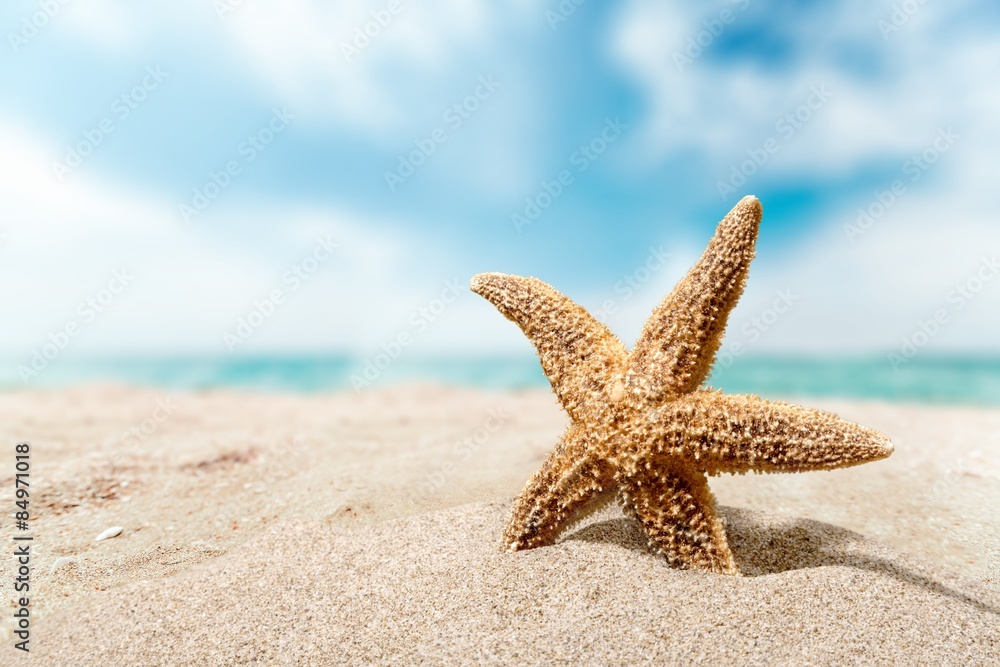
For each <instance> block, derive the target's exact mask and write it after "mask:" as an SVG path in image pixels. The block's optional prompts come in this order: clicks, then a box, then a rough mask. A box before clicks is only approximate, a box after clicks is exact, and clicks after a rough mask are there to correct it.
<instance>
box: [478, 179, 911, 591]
mask: <svg viewBox="0 0 1000 667" xmlns="http://www.w3.org/2000/svg"><path fill="white" fill-rule="evenodd" d="M762 213H763V210H762V208H761V204H760V202H759V201H758V200H757V198H756V197H753V196H749V197H744V198H743V199H742V200H741V201H740V202H739V203H738V204H737V205H736V206H735V207H734V208H733V210H732V211H730V212H729V214H728V215H726V217H725V218H723V220H722V222H720V223H719V226H718V228H717V229H716V232H715V236H714V237H713V238H712V240H711V241H710V242H709V244H708V248H707V249H706V250H705V252H704V254H703V255H702V256H701V259H700V260H699V261H698V263H697V264H695V266H694V267H693V268H692V269H691V270H690V271H689V272H688V274H687V276H685V277H684V278H683V279H682V280H681V281H680V282H679V283H678V284H677V286H676V287H675V288H674V290H673V292H671V293H670V295H669V296H667V297H666V299H664V300H663V301H662V302H661V303H660V305H659V306H658V307H657V308H656V309H655V310H654V311H653V314H652V316H651V317H650V318H649V320H648V321H647V322H646V324H645V326H644V328H643V330H642V334H641V335H640V337H639V340H638V342H637V343H636V345H635V347H634V348H633V349H632V351H631V352H629V351H628V350H627V349H626V348H625V345H624V344H623V343H622V342H621V341H620V340H619V339H618V338H617V337H615V335H614V334H612V333H611V332H610V331H609V330H608V329H607V327H605V326H604V325H603V324H601V323H600V322H598V321H597V320H596V319H594V317H593V316H591V315H590V313H588V312H587V311H586V310H584V309H583V308H582V307H580V306H578V305H577V304H575V303H573V302H572V301H571V300H570V299H569V298H567V297H566V296H564V295H562V294H560V293H559V292H557V291H556V290H555V289H554V288H552V287H551V286H550V285H548V284H546V283H544V282H542V281H540V280H538V279H536V278H526V277H521V276H512V275H506V274H502V273H481V274H478V275H476V276H474V277H473V278H472V284H471V287H472V291H474V292H475V293H477V294H479V295H481V296H483V297H484V298H486V299H487V300H489V301H490V302H491V303H492V304H493V305H495V306H496V307H497V309H499V310H500V312H501V313H502V314H503V315H504V316H506V317H507V318H508V319H510V320H512V321H513V322H514V323H516V324H517V325H518V326H519V327H520V328H521V330H522V331H523V332H524V334H525V335H526V336H527V337H528V339H529V340H530V341H531V342H532V343H533V344H534V346H535V348H536V349H537V351H538V355H539V358H540V361H541V365H542V369H543V370H544V371H545V375H546V376H547V377H548V379H549V381H550V383H551V384H552V389H553V391H554V392H555V394H556V397H557V398H558V399H559V402H560V403H561V404H562V406H563V408H564V409H565V410H566V412H567V413H568V414H569V417H570V425H569V427H568V428H567V429H566V432H565V434H564V435H563V436H562V439H561V440H560V442H559V444H558V445H557V446H556V448H555V450H554V451H553V452H552V453H551V454H550V455H549V457H548V459H547V460H546V461H545V463H544V464H543V465H542V467H541V469H539V470H538V471H537V472H536V473H535V474H534V475H533V476H532V477H531V479H529V480H528V483H527V485H526V486H525V488H524V490H523V491H522V493H521V495H520V496H519V497H518V498H517V500H516V501H515V503H514V506H513V509H512V512H511V516H510V520H509V522H508V524H507V527H506V529H505V530H504V533H503V543H504V545H505V546H506V547H507V548H508V549H509V550H511V551H517V550H521V549H531V548H534V547H541V546H546V545H550V544H553V543H554V542H555V540H556V538H557V537H558V536H559V534H560V533H561V531H562V530H564V529H565V528H566V527H567V525H568V524H569V523H570V522H572V521H574V520H576V519H578V518H580V517H581V516H583V515H584V514H585V513H586V512H588V511H592V510H593V509H595V508H596V507H598V506H600V505H602V504H604V503H606V502H608V501H609V500H611V499H612V498H613V497H614V496H615V495H617V496H618V498H619V500H620V501H621V504H622V506H623V507H624V509H625V511H626V513H628V514H630V515H632V516H634V517H635V518H636V519H638V520H639V522H640V523H641V524H642V527H643V529H644V530H645V532H646V534H647V536H648V538H649V543H650V546H651V547H653V549H654V550H656V551H657V552H659V553H661V554H663V555H664V556H665V557H666V559H667V561H668V562H669V563H670V564H671V565H672V566H674V567H679V568H687V569H701V570H708V571H711V572H716V573H722V574H734V575H738V574H739V569H738V567H737V564H736V561H735V559H734V558H733V554H732V551H731V550H730V548H729V545H728V542H727V540H726V534H725V530H724V528H723V524H722V521H721V520H720V518H719V515H718V513H717V510H716V505H715V498H714V497H713V495H712V492H711V490H710V489H709V487H708V482H707V476H708V475H718V474H720V473H737V474H743V473H746V472H750V471H753V472H760V473H765V472H766V473H772V472H801V471H808V470H830V469H833V468H844V467H848V466H853V465H859V464H861V463H866V462H869V461H875V460H878V459H883V458H885V457H887V456H889V455H890V454H891V453H892V451H893V445H892V443H891V442H890V441H889V439H888V438H887V437H886V436H885V435H883V434H882V433H879V432H878V431H875V430H872V429H868V428H865V427H862V426H859V425H857V424H852V423H850V422H847V421H844V420H842V419H840V418H839V417H837V416H836V415H834V414H831V413H827V412H821V411H818V410H812V409H807V408H803V407H799V406H795V405H790V404H787V403H778V402H772V401H767V400H765V399H763V398H760V397H757V396H731V395H726V394H723V393H721V392H718V391H714V390H712V389H708V388H703V387H702V384H703V382H704V381H705V379H706V378H707V377H708V375H709V372H710V371H711V368H712V364H713V362H714V360H715V355H716V353H717V352H718V350H719V346H720V344H721V343H722V337H723V334H724V332H725V328H726V322H727V320H728V319H729V313H730V312H731V311H732V309H733V307H734V306H735V305H736V303H737V301H739V298H740V296H741V295H742V294H743V289H744V287H745V285H746V281H747V274H748V271H749V268H750V262H751V260H752V259H753V257H754V254H755V252H756V243H757V234H758V231H759V229H760V220H761V216H762Z"/></svg>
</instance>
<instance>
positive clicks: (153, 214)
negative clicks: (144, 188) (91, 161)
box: [0, 122, 450, 363]
mask: <svg viewBox="0 0 1000 667" xmlns="http://www.w3.org/2000/svg"><path fill="white" fill-rule="evenodd" d="M0 143H2V145H4V147H5V150H4V151H3V153H2V154H0V179H2V183H3V186H2V189H0V193H2V199H3V204H2V208H0V211H2V218H0V233H3V234H4V235H5V236H4V237H3V240H2V242H0V317H2V319H3V320H4V321H6V322H10V323H17V324H16V326H6V327H3V328H2V329H0V349H2V350H3V353H2V355H0V356H2V357H3V358H4V359H6V360H8V361H13V362H14V363H22V362H23V361H24V359H26V358H27V357H30V354H31V351H32V350H34V349H36V348H37V347H39V346H40V345H42V344H44V343H45V342H46V341H47V339H48V336H49V334H50V333H54V332H56V331H59V330H62V329H64V328H65V326H66V325H67V324H68V323H70V322H76V323H77V324H80V325H81V327H82V333H81V334H80V335H79V337H78V338H77V339H75V340H74V342H73V345H72V349H68V350H67V352H66V354H67V355H77V354H80V355H89V354H128V353H152V354H169V353H171V352H194V353H208V354H212V353H225V351H226V348H225V346H224V343H223V338H222V336H223V333H224V332H226V331H232V330H234V329H235V326H236V324H237V322H238V319H239V318H240V317H245V316H247V315H248V313H249V312H250V311H251V310H252V309H253V307H254V302H255V301H258V300H261V299H263V298H264V297H266V296H267V295H269V294H270V293H271V291H272V290H273V289H276V288H277V289H281V290H282V291H283V293H284V294H285V295H286V297H287V300H286V301H285V303H283V304H282V305H281V306H280V308H279V312H278V313H277V314H276V316H275V317H273V318H271V319H269V320H268V321H267V322H266V323H265V324H264V325H263V326H261V327H260V328H259V330H257V331H256V332H255V334H254V336H253V337H252V338H251V339H250V340H249V341H248V343H247V344H246V345H244V346H241V347H239V348H237V349H238V350H239V351H242V352H254V351H256V352H265V351H285V352H294V351H297V350H299V351H301V350H344V349H356V350H363V349H367V348H369V347H370V346H371V345H372V344H373V341H376V340H379V339H381V337H384V336H386V335H388V334H389V333H394V332H395V330H396V329H398V328H399V327H400V324H401V321H400V317H401V315H402V314H407V315H408V314H409V313H410V312H411V311H412V310H413V309H415V308H416V307H418V306H419V305H420V304H422V303H424V302H426V301H427V300H428V299H429V298H431V297H433V295H435V294H436V293H437V292H439V291H440V289H441V282H442V276H439V275H437V274H436V273H435V272H434V270H431V271H428V270H427V269H428V267H433V269H435V270H446V268H445V269H442V267H447V263H445V262H443V261H442V260H441V258H440V257H438V254H439V253H442V252H447V249H443V248H442V249H437V248H431V247H427V246H426V245H425V244H423V243H422V242H421V241H420V240H419V238H416V237H414V236H413V235H411V234H410V233H408V232H406V231H405V230H404V229H403V227H402V226H401V225H400V224H397V223H394V222H393V221H391V220H390V221H387V220H371V219H362V218H359V217H357V216H354V215H351V214H345V213H343V212H339V211H334V210H330V209H328V208H309V207H305V206H295V207H291V208H289V207H279V206H276V205H269V204H260V203H258V204H254V203H252V202H251V203H248V204H247V205H246V207H244V208H242V209H239V210H233V211H230V212H228V213H226V214H225V216H224V217H223V216H222V215H221V214H220V215H217V216H215V217H206V216H204V215H203V216H202V217H201V218H199V219H198V222H196V223H192V224H185V223H184V222H183V221H181V219H180V216H179V215H178V214H177V208H176V203H175V202H165V201H160V200H158V199H156V198H155V197H152V196H148V195H142V194H138V193H136V192H135V191H131V192H124V191H122V190H120V189H118V188H115V187H114V186H112V185H109V184H108V183H107V182H104V181H102V180H100V179H99V178H95V177H93V176H92V175H91V174H90V173H89V172H87V173H83V172H81V173H80V174H74V175H73V176H72V177H71V179H69V180H68V181H67V182H66V183H58V182H57V181H56V180H55V179H54V178H53V177H52V175H51V165H50V163H49V159H50V156H51V155H53V154H54V152H53V150H52V149H51V147H50V146H46V145H44V144H43V143H42V142H40V141H38V140H37V139H36V138H34V137H32V136H31V135H30V134H29V133H28V132H26V131H25V130H24V129H23V128H15V127H13V126H12V125H10V124H9V123H2V122H0ZM278 221H280V223H281V224H280V225H278V224H274V223H276V222H278ZM261 222H264V223H266V224H263V225H262V224H260V223H261ZM245 227H251V228H253V229H255V231H254V232H253V234H251V235H247V234H244V233H242V232H241V231H240V230H241V228H245ZM326 236H330V237H332V238H333V239H335V240H336V241H338V242H339V243H340V248H338V249H337V251H336V252H335V253H334V255H333V256H332V257H331V258H330V259H328V260H326V261H323V262H320V263H319V264H318V269H317V270H315V272H314V273H311V274H309V278H308V280H306V281H304V282H302V283H301V285H299V286H298V287H296V286H294V285H293V284H292V282H289V281H287V280H285V279H284V275H285V272H286V271H288V270H289V269H291V268H292V267H293V266H294V265H296V264H302V262H303V260H306V258H307V257H309V255H310V254H311V252H312V251H313V249H314V248H315V247H316V243H317V239H318V238H321V237H326ZM119 269H125V270H126V271H127V273H128V274H131V275H132V276H134V280H133V281H132V282H131V284H129V285H128V286H127V288H126V289H124V290H123V291H121V293H120V294H119V295H118V296H116V298H115V300H114V301H113V302H112V303H111V304H110V305H109V306H108V307H107V308H106V310H105V311H104V312H102V313H101V314H100V315H99V316H97V317H96V318H94V319H93V320H92V321H84V320H83V319H82V317H81V315H80V313H79V311H78V306H79V304H80V303H81V302H82V301H84V300H86V299H87V298H89V297H93V296H95V295H96V294H98V293H99V292H100V291H101V290H102V289H103V288H104V287H105V286H106V285H107V284H108V282H109V280H110V278H111V276H112V275H113V273H114V272H115V271H116V270H119ZM449 277H450V276H449Z"/></svg>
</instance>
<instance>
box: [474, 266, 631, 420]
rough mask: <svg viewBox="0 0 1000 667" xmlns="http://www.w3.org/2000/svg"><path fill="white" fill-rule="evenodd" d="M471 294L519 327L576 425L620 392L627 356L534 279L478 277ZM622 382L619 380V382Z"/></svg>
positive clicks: (605, 333)
mask: <svg viewBox="0 0 1000 667" xmlns="http://www.w3.org/2000/svg"><path fill="white" fill-rule="evenodd" d="M472 291H473V292H475V293H476V294H479V295H480V296H482V297H484V298H485V299H487V300H488V301H489V302H490V303H492V304H493V305H494V306H496V307H497V309H498V310H499V311H500V312H501V313H502V314H503V315H504V316H505V317H506V318H507V319H509V320H511V321H513V322H514V323H515V324H517V325H518V326H519V327H520V328H521V331H523V332H524V335H525V336H527V337H528V339H529V340H530V341H531V342H532V343H533V344H534V346H535V348H536V349H537V350H538V356H539V358H540V360H541V363H542V368H543V370H544V371H545V375H546V376H547V377H548V379H549V382H551V383H552V389H553V391H555V393H556V396H557V397H558V398H559V402H560V403H562V405H563V407H565V408H566V411H567V412H568V413H569V415H570V417H572V418H573V419H574V420H578V421H585V420H586V419H587V417H588V415H592V414H594V413H596V412H598V411H600V410H602V409H603V408H604V406H605V405H606V404H607V402H608V399H609V398H610V397H613V396H615V395H616V386H617V394H618V398H620V394H621V393H622V391H623V387H622V386H621V385H620V384H617V385H616V381H618V378H620V377H621V376H622V372H623V370H624V364H625V359H626V356H627V352H626V350H625V346H624V345H623V344H622V342H621V341H620V340H618V338H616V337H615V336H614V334H612V333H611V332H610V331H608V328H607V327H605V326H604V325H603V324H601V323H600V322H598V321H597V320H595V319H594V317H593V316H592V315H591V314H590V313H588V312H587V311H586V310H584V309H583V308H581V307H580V306H578V305H577V304H575V303H573V302H572V301H571V300H570V299H569V298H567V297H566V296H564V295H562V294H560V293H559V292H558V291H556V290H555V289H554V288H553V287H551V286H550V285H548V284H546V283H544V282H542V281H541V280H538V279H537V278H524V277H521V276H511V275H506V274H503V273H480V274H478V275H476V276H473V278H472ZM619 382H620V381H619Z"/></svg>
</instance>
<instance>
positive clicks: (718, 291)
mask: <svg viewBox="0 0 1000 667" xmlns="http://www.w3.org/2000/svg"><path fill="white" fill-rule="evenodd" d="M761 215H762V208H761V205H760V201H758V200H757V198H756V197H752V196H750V197H744V198H743V199H742V200H740V202H739V203H738V204H736V206H735V207H734V208H733V210H732V211H730V212H729V213H728V214H727V215H726V217H725V218H723V219H722V222H720V223H719V226H718V228H717V229H716V231H715V236H714V237H713V238H712V240H711V241H710V242H709V244H708V248H707V249H706V250H705V252H704V254H703V255H702V256H701V259H700V260H699V261H698V263H697V264H695V266H694V267H693V268H692V269H691V270H690V271H689V272H688V274H687V275H686V276H685V277H684V279H683V280H681V281H680V282H679V283H678V284H677V286H676V287H675V288H674V291H673V292H671V293H670V295H669V296H668V297H667V298H666V299H664V300H663V301H662V302H661V303H660V305H659V306H657V308H656V309H655V310H654V311H653V314H652V316H651V317H650V318H649V320H648V321H647V322H646V325H645V327H644V328H643V330H642V334H641V335H640V337H639V340H638V342H637V343H636V345H635V349H634V350H633V351H632V354H631V357H630V359H629V367H628V378H627V381H626V385H627V388H628V390H629V393H632V394H637V395H639V396H644V397H646V400H647V401H648V402H651V403H657V402H660V401H662V400H663V399H664V398H666V397H668V396H670V395H676V394H685V393H688V392H691V391H694V390H695V389H697V388H698V387H699V386H701V383H702V382H703V381H704V380H705V378H706V377H707V376H708V373H709V371H710V370H711V368H712V363H713V361H714V360H715V354H716V352H718V351H719V345H720V344H721V343H722V337H723V334H724V333H725V329H726V322H727V321H728V319H729V313H730V311H732V309H733V307H734V306H736V302H737V301H739V299H740V296H742V294H743V288H744V286H745V285H746V281H747V274H748V272H749V269H750V262H751V261H752V260H753V257H754V253H755V248H756V243H757V232H758V230H759V228H760V219H761Z"/></svg>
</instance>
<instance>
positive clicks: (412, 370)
mask: <svg viewBox="0 0 1000 667" xmlns="http://www.w3.org/2000/svg"><path fill="white" fill-rule="evenodd" d="M380 361H383V362H384V361H385V360H384V359H382V360H380ZM383 365H384V366H385V367H384V368H377V367H376V366H375V365H374V364H373V363H372V362H370V361H366V360H364V359H354V358H351V357H348V356H328V357H225V358H183V359H104V360H85V361H81V360H69V359H65V360H64V359H55V360H53V361H52V362H51V363H50V364H49V366H48V367H47V368H45V369H44V370H42V371H41V372H40V373H38V375H37V376H34V377H30V378H28V381H27V382H25V381H23V380H22V378H21V377H20V376H19V374H18V370H17V369H18V367H17V365H16V364H4V365H3V366H2V367H0V390H5V391H11V390H18V389H25V388H27V389H41V388H53V387H65V386H75V385H80V384H86V383H90V382H108V381H110V382H119V383H126V384H133V385H140V386H149V387H157V388H163V389H167V390H206V389H219V388H236V389H241V390H252V391H278V392H328V391H358V392H361V391H372V390H374V389H377V388H379V387H386V386H391V385H395V384H400V383H437V384H446V385H453V386H468V387H478V388H485V389H492V390H522V389H528V388H537V387H542V388H544V387H547V386H548V381H547V380H546V379H545V376H544V375H543V373H542V370H541V367H540V366H539V364H538V361H537V359H536V358H535V357H527V356H525V357H517V358H475V359H468V358H447V359H442V358H436V359H432V358H421V359H416V358H413V359H411V358H402V357H401V358H399V359H396V360H392V361H391V362H390V363H388V364H387V365H386V364H383ZM709 384H711V385H712V386H714V387H716V388H718V389H722V390H724V391H726V392H728V393H750V394H760V395H762V396H765V397H791V396H821V397H825V396H838V397H846V398H856V399H879V400H885V401H907V402H926V403H949V404H973V405H1000V358H976V357H932V356H929V355H928V356H926V357H923V356H918V357H917V358H914V359H912V360H909V361H908V362H907V363H905V364H903V365H901V366H899V367H898V368H893V366H892V365H891V364H890V362H889V361H888V360H887V358H886V357H885V356H877V357H865V358H844V359H823V358H790V357H750V356H747V357H740V358H738V359H736V360H735V361H732V363H730V364H729V365H728V366H726V365H723V364H719V365H717V367H716V369H715V371H714V373H713V375H712V377H711V378H710V380H709Z"/></svg>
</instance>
